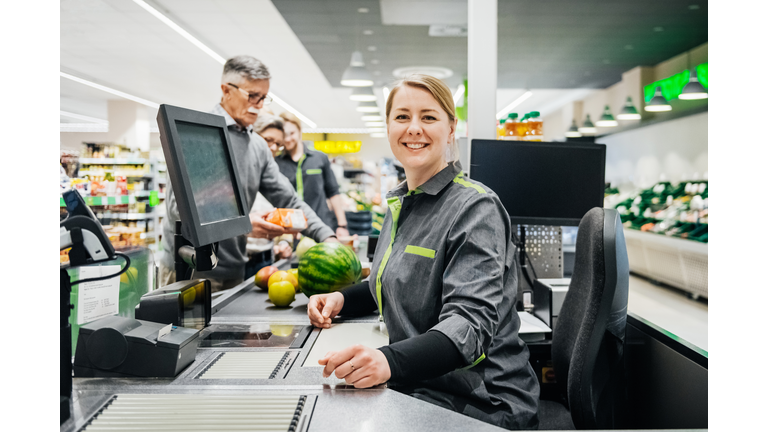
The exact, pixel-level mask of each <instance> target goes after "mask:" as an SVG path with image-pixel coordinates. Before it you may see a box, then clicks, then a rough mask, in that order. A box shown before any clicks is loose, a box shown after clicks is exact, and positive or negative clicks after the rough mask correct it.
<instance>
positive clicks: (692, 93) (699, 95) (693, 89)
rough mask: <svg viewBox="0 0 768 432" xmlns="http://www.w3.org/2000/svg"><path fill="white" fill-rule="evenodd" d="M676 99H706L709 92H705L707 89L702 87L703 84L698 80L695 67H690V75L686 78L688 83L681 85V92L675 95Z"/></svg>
mask: <svg viewBox="0 0 768 432" xmlns="http://www.w3.org/2000/svg"><path fill="white" fill-rule="evenodd" d="M677 98H678V99H682V100H697V99H708V98H709V93H707V90H706V89H705V88H704V86H703V85H701V83H700V82H699V78H698V77H697V76H696V68H692V69H691V77H690V78H689V80H688V84H686V85H685V87H683V91H682V93H680V95H679V96H677Z"/></svg>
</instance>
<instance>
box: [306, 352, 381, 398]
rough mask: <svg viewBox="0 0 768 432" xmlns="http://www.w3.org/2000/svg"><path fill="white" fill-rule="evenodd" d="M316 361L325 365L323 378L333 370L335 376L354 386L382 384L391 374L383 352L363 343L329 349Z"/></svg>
mask: <svg viewBox="0 0 768 432" xmlns="http://www.w3.org/2000/svg"><path fill="white" fill-rule="evenodd" d="M317 362H318V363H319V364H321V365H324V366H325V368H324V369H323V377H324V378H328V377H329V376H331V373H333V372H334V371H335V372H336V377H337V378H339V379H343V380H344V381H346V382H347V384H352V385H354V386H355V388H368V387H373V386H376V385H379V384H383V383H385V382H387V381H389V378H390V377H391V376H392V371H391V370H390V369H389V362H388V361H387V357H385V356H384V353H382V352H381V351H379V350H377V349H373V348H370V347H367V346H364V345H353V346H351V347H347V348H344V349H343V350H341V351H331V352H329V353H327V354H326V355H325V357H323V358H321V359H320V360H318V361H317Z"/></svg>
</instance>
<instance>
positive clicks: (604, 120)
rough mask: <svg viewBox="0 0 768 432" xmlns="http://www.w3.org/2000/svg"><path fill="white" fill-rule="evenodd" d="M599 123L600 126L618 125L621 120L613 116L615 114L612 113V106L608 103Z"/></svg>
mask: <svg viewBox="0 0 768 432" xmlns="http://www.w3.org/2000/svg"><path fill="white" fill-rule="evenodd" d="M597 125H598V126H600V127H616V126H618V125H619V122H617V121H616V119H615V118H613V114H611V107H609V106H608V105H606V106H605V109H604V110H603V116H602V117H600V120H598V121H597Z"/></svg>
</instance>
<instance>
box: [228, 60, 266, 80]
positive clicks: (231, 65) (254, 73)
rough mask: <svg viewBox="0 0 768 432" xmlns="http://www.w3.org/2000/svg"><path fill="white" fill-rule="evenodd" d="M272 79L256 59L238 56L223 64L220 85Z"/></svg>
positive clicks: (262, 64)
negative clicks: (244, 80)
mask: <svg viewBox="0 0 768 432" xmlns="http://www.w3.org/2000/svg"><path fill="white" fill-rule="evenodd" d="M270 78H272V77H271V76H270V75H269V70H267V67H266V66H264V63H262V62H261V61H259V60H258V59H256V58H254V57H251V56H247V55H240V56H235V57H232V58H231V59H229V60H227V62H226V63H224V72H223V73H222V74H221V83H222V84H226V83H228V82H233V81H234V82H236V83H238V82H241V81H242V79H247V80H250V81H255V80H268V79H270Z"/></svg>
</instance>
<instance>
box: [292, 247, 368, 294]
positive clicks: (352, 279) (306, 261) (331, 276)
mask: <svg viewBox="0 0 768 432" xmlns="http://www.w3.org/2000/svg"><path fill="white" fill-rule="evenodd" d="M362 272H363V269H362V265H361V264H360V259H358V257H357V255H355V252H354V251H353V250H352V248H350V247H348V246H344V245H342V244H340V243H319V244H317V245H315V246H312V247H311V248H310V249H309V250H307V251H306V252H305V253H304V255H303V256H302V257H301V259H300V260H299V289H300V290H301V292H303V293H304V294H305V295H306V296H307V297H309V296H312V295H314V294H327V293H331V292H334V291H338V290H340V289H342V288H345V287H347V286H350V285H353V284H355V283H357V282H360V280H361V279H362Z"/></svg>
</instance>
